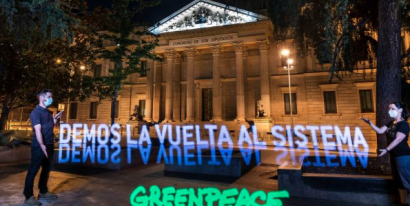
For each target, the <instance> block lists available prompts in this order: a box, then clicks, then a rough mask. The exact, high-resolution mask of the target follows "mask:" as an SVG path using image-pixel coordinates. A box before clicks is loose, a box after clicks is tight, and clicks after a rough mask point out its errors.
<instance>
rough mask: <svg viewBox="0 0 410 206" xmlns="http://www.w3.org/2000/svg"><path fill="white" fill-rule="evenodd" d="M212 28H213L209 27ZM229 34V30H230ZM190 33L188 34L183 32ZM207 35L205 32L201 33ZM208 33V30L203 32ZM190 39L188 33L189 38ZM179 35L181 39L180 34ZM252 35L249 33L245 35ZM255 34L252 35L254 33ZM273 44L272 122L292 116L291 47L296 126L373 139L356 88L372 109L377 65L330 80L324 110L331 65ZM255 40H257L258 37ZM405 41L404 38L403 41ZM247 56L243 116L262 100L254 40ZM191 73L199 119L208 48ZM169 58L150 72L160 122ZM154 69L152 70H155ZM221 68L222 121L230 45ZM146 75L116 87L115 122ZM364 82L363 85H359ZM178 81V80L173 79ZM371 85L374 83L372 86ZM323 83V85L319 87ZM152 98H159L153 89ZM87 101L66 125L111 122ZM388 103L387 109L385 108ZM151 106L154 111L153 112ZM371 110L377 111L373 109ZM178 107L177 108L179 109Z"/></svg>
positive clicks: (229, 94) (231, 72) (230, 97)
mask: <svg viewBox="0 0 410 206" xmlns="http://www.w3.org/2000/svg"><path fill="white" fill-rule="evenodd" d="M236 29H237V30H236V32H238V33H239V35H240V36H245V37H243V38H248V37H246V35H249V36H252V35H254V36H257V37H258V38H259V37H260V35H261V33H267V30H266V28H260V29H255V30H252V31H248V30H241V29H240V28H236ZM213 32H216V31H213ZM229 32H232V31H229ZM187 35H188V34H187ZM204 35H205V34H204ZM206 35H209V34H206ZM190 37H192V36H190ZM166 38H167V37H164V38H163V39H161V41H160V42H161V43H160V44H161V45H165V46H163V47H164V48H166V45H167V41H166ZM181 38H183V37H181ZM249 38H250V37H249ZM255 38H256V37H255ZM267 38H268V39H269V41H270V42H271V43H270V45H269V53H268V66H269V74H270V107H271V117H272V120H273V124H289V123H290V116H289V115H285V111H284V110H285V109H284V99H283V93H284V92H285V93H287V91H288V90H287V88H288V75H287V71H286V70H285V69H284V68H283V67H282V66H281V63H280V61H281V58H280V50H281V49H283V48H289V49H290V50H291V57H292V58H293V59H295V64H294V69H293V70H292V71H291V85H292V87H293V89H295V91H296V94H297V114H296V115H294V117H293V119H294V124H304V125H306V124H309V125H339V126H341V127H343V126H345V125H348V126H350V127H355V126H359V127H360V128H361V130H362V131H363V133H364V135H365V137H366V138H367V140H368V141H375V140H376V134H375V133H374V132H373V131H371V128H370V127H369V126H367V125H366V124H365V123H363V122H362V121H361V120H360V118H361V117H365V118H370V119H371V120H372V121H373V122H375V112H373V113H360V101H359V93H358V89H360V88H370V89H372V92H373V107H375V97H376V94H375V84H374V82H375V79H376V72H375V69H371V68H369V64H368V63H364V64H361V65H359V68H360V69H361V70H358V71H357V72H355V73H353V74H347V75H344V76H343V81H339V80H338V79H337V78H333V82H332V84H338V86H337V88H336V89H335V91H336V101H337V110H338V113H337V114H325V111H324V100H323V91H324V90H323V88H322V87H326V85H327V84H329V79H330V76H329V73H328V71H329V67H330V65H326V64H325V65H319V64H318V61H317V59H316V58H315V57H314V54H313V53H312V52H310V53H309V54H308V55H307V56H305V57H299V56H298V55H297V52H296V49H295V48H294V46H293V43H292V40H287V41H285V42H276V41H274V40H273V39H272V37H269V36H267ZM256 39H257V38H256ZM405 40H406V42H408V41H409V40H408V38H406V39H405ZM246 47H247V50H246V54H247V56H246V58H245V59H244V74H245V81H244V82H245V110H246V111H245V114H246V118H248V119H252V118H255V115H256V102H257V101H258V100H259V99H260V98H261V97H260V93H261V85H260V84H261V83H260V81H261V80H260V67H261V62H260V61H261V60H260V52H259V47H258V45H257V44H256V42H255V43H251V44H247V45H246ZM176 52H179V53H180V55H181V63H180V73H178V74H175V75H179V76H180V79H181V81H180V83H179V86H180V92H179V93H174V95H176V96H177V98H178V99H179V100H180V108H179V110H180V111H179V112H180V114H181V119H182V120H184V119H185V118H186V105H187V103H186V96H187V93H186V89H187V74H186V73H187V67H188V64H187V61H188V60H187V55H186V53H185V52H184V51H179V50H176ZM194 58H195V59H194V77H195V84H196V85H195V88H196V89H195V90H194V91H195V95H194V97H195V100H194V101H195V102H194V105H195V117H197V121H198V122H199V121H200V116H201V110H200V109H201V106H200V105H201V104H200V103H201V102H200V95H201V89H202V88H212V78H213V76H212V75H213V55H212V51H211V49H209V47H202V48H198V49H197V52H196V54H195V57H194ZM110 65H111V64H109V63H107V62H104V63H103V68H104V69H107V68H108V67H109V66H110ZM167 66H168V65H167V61H166V60H164V61H163V62H162V63H161V64H160V66H159V67H158V68H156V70H155V71H154V72H153V73H154V77H153V78H154V84H155V87H157V85H161V93H160V107H159V109H160V111H159V114H160V115H159V116H160V119H159V120H158V121H159V122H161V121H162V120H164V118H165V96H166V80H167V72H166V70H167ZM153 69H154V68H153ZM159 69H160V70H161V71H160V72H161V74H162V78H161V82H156V81H155V80H156V79H157V78H156V75H158V72H157V70H158V71H159ZM220 72H221V82H222V118H223V120H225V121H226V122H230V121H232V120H234V119H235V118H236V113H237V102H236V101H237V100H236V76H237V74H236V55H235V51H234V49H233V48H232V46H223V47H221V51H220ZM146 80H147V79H146V77H138V75H136V76H133V78H132V81H133V86H132V91H131V86H129V85H126V86H124V88H123V89H122V90H121V91H120V93H119V95H120V97H119V101H120V110H119V118H118V119H116V121H117V122H118V123H120V124H126V123H127V121H128V118H129V115H130V114H131V113H132V108H133V107H134V105H137V104H138V103H139V99H145V98H146V94H145V93H146V82H147V81H146ZM362 82H368V83H367V84H361V83H362ZM177 84H178V83H177ZM372 84H373V86H372ZM323 85H325V86H323ZM153 96H154V98H155V96H157V94H156V93H155V89H154V95H153ZM90 101H93V100H87V101H85V102H81V103H79V106H78V113H77V117H78V118H77V119H76V120H70V121H69V122H70V123H74V122H81V123H90V124H92V123H95V124H101V123H105V124H107V123H109V122H110V108H111V104H110V102H108V101H103V102H101V104H100V105H99V106H98V117H97V119H96V120H90V119H89V108H90ZM387 106H388V105H387V103H386V107H387ZM155 109H156V108H155V107H154V108H153V110H154V111H153V112H154V113H155V112H158V111H155ZM374 110H375V109H374ZM177 111H178V110H177Z"/></svg>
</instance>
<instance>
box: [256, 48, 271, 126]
mask: <svg viewBox="0 0 410 206" xmlns="http://www.w3.org/2000/svg"><path fill="white" fill-rule="evenodd" d="M258 46H259V55H260V83H261V100H262V104H263V109H264V110H265V115H266V117H267V118H270V117H271V112H270V74H269V65H268V54H269V41H267V40H265V41H260V42H258Z"/></svg>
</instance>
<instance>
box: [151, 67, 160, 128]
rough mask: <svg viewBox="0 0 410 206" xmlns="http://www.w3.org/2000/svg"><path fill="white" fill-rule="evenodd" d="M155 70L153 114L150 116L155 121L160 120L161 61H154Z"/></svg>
mask: <svg viewBox="0 0 410 206" xmlns="http://www.w3.org/2000/svg"><path fill="white" fill-rule="evenodd" d="M154 72H155V88H154V102H153V115H152V118H153V120H154V121H155V122H159V120H160V108H161V89H162V63H161V62H155V63H154Z"/></svg>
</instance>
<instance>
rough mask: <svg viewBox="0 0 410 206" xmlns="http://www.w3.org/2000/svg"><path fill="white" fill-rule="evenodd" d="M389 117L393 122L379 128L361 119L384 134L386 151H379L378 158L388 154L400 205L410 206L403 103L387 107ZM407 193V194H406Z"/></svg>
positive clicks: (409, 160)
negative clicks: (386, 142) (386, 144)
mask: <svg viewBox="0 0 410 206" xmlns="http://www.w3.org/2000/svg"><path fill="white" fill-rule="evenodd" d="M389 116H390V117H391V118H393V120H391V121H389V122H388V123H387V124H386V125H384V126H383V127H381V128H379V127H377V126H376V125H374V124H373V123H372V122H371V121H370V120H369V119H365V118H362V120H363V121H364V122H366V123H368V124H369V125H370V126H371V127H372V129H373V130H374V131H376V132H377V133H378V134H383V133H385V132H387V133H386V136H387V140H388V146H387V147H386V149H380V152H381V153H380V154H379V157H380V156H383V155H385V154H387V153H390V165H391V170H392V176H393V180H394V181H395V182H396V184H397V186H398V188H399V194H400V201H401V203H402V204H406V200H407V204H408V205H409V206H410V196H409V195H410V147H409V145H408V143H407V141H408V139H409V123H408V122H407V119H408V117H409V112H408V110H407V108H406V105H405V104H404V103H400V102H396V103H393V104H390V105H389ZM406 192H407V194H406Z"/></svg>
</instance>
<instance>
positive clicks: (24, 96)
mask: <svg viewBox="0 0 410 206" xmlns="http://www.w3.org/2000/svg"><path fill="white" fill-rule="evenodd" d="M85 9H86V7H85V3H84V1H81V0H71V1H51V0H37V1H24V0H11V1H10V0H0V21H2V22H5V23H3V24H0V79H1V82H0V91H1V92H0V100H1V109H2V111H1V119H0V130H3V129H4V128H5V125H6V123H7V120H8V116H9V113H10V112H11V111H12V110H13V109H15V108H18V107H21V106H27V105H31V104H35V103H37V98H36V93H37V92H38V91H39V90H40V89H44V88H53V90H54V92H53V93H54V99H56V100H57V101H56V102H58V100H63V99H67V98H76V99H82V100H84V99H85V98H86V97H87V96H89V95H88V94H87V93H90V92H91V91H92V88H93V87H92V81H91V80H90V78H88V77H86V76H84V75H83V72H84V71H81V69H80V66H81V65H84V64H93V62H94V58H93V55H91V54H92V50H91V47H90V46H92V42H93V41H94V40H95V39H94V40H93V39H91V37H92V36H91V35H85V34H87V33H90V31H87V28H85V27H81V26H79V19H78V18H77V17H78V14H81V13H83V12H84V11H85Z"/></svg>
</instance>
